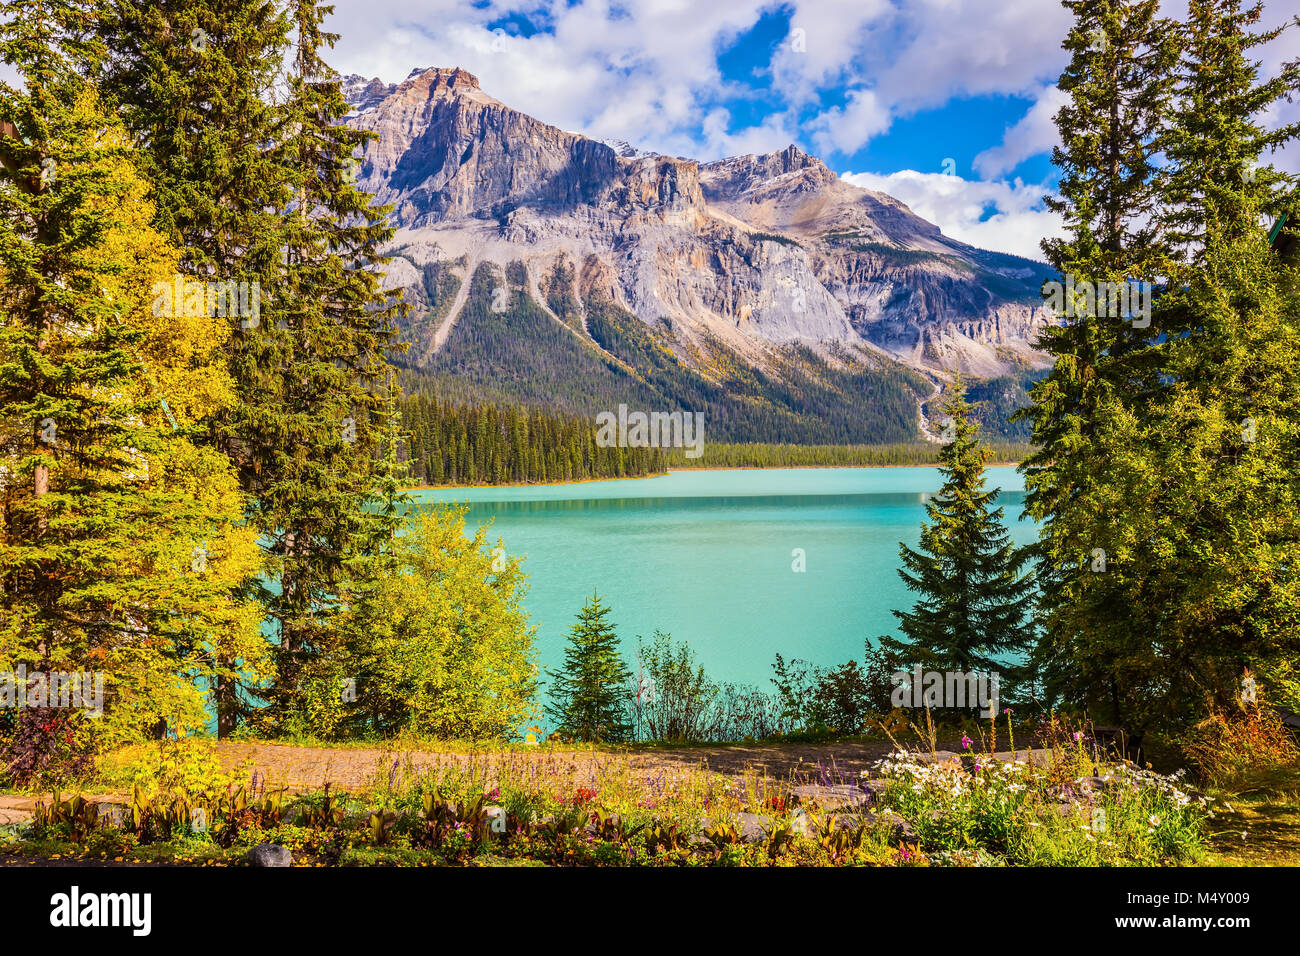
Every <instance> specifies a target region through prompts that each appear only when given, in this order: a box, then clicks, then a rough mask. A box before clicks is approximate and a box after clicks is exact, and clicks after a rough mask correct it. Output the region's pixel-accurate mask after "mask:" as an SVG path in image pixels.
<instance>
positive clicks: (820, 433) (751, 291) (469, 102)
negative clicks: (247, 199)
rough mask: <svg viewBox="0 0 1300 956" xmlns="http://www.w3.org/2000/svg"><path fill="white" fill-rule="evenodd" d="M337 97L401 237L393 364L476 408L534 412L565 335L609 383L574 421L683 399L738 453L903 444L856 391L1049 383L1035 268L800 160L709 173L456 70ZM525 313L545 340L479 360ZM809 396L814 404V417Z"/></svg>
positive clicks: (767, 160)
mask: <svg viewBox="0 0 1300 956" xmlns="http://www.w3.org/2000/svg"><path fill="white" fill-rule="evenodd" d="M345 93H346V95H347V96H348V98H349V101H350V102H351V103H352V104H353V106H354V108H355V112H354V113H353V114H352V115H351V116H350V117H349V118H348V120H347V122H348V123H350V124H352V125H354V126H356V127H358V128H362V129H367V130H371V131H373V132H374V133H376V134H377V139H376V140H374V141H372V142H371V143H370V144H369V145H368V147H367V148H366V150H365V153H364V156H363V157H361V166H360V171H359V183H360V185H361V186H362V187H363V188H365V189H367V190H369V191H371V192H374V193H375V194H376V198H377V201H378V202H380V203H384V204H391V205H392V206H393V212H392V219H393V221H394V223H395V224H396V225H397V226H398V227H399V231H398V234H397V236H396V238H395V240H394V243H393V246H392V251H393V254H394V256H395V258H394V261H393V263H392V265H391V267H390V268H389V270H388V274H387V279H386V281H387V283H388V284H389V285H390V286H393V287H405V288H407V289H408V290H410V292H409V295H410V296H411V297H412V298H413V299H414V300H415V301H416V303H417V306H418V311H417V314H416V315H415V316H414V317H413V319H412V321H411V323H410V325H409V326H408V328H407V330H406V331H407V333H408V335H407V337H408V338H409V339H410V340H411V341H412V345H413V347H412V349H411V351H410V352H409V353H408V355H407V357H406V361H407V362H408V364H409V365H411V366H412V367H413V368H417V369H421V370H424V371H426V372H428V373H429V374H431V375H434V376H441V378H442V380H443V384H444V385H447V386H451V385H453V384H454V383H456V384H455V387H457V388H459V389H460V390H462V391H464V392H465V393H466V394H467V395H474V396H477V397H484V396H486V397H505V398H525V399H526V400H530V401H532V400H538V401H546V396H544V395H542V396H540V397H537V396H531V395H528V396H526V395H524V392H528V391H529V389H526V388H522V387H521V385H520V380H521V377H522V378H523V379H527V378H529V377H532V378H534V379H535V378H536V377H537V375H538V374H539V369H540V368H541V367H544V366H546V365H547V363H548V360H554V359H555V356H554V355H546V356H538V355H536V354H535V351H536V349H537V348H542V347H543V345H542V339H545V340H546V343H547V344H546V345H545V348H548V349H551V350H552V352H553V351H554V349H555V348H557V347H559V346H557V345H556V344H555V341H552V339H554V335H555V333H557V332H559V333H560V339H559V340H556V341H562V342H563V343H564V344H563V348H566V349H567V348H572V349H575V350H577V353H585V357H586V359H588V360H590V361H591V362H592V363H594V364H595V366H598V367H600V368H602V369H605V370H606V373H607V376H608V377H610V381H609V382H607V383H606V385H607V387H605V386H599V387H597V386H596V385H593V384H592V380H590V379H589V381H588V382H586V383H585V384H584V385H583V386H582V387H578V385H577V383H572V382H569V383H565V387H564V388H562V389H559V391H561V392H564V393H565V394H569V395H570V397H571V399H572V400H571V401H570V402H569V404H570V405H571V406H572V407H573V408H575V409H578V410H581V411H583V412H586V411H588V410H590V409H592V408H598V407H603V406H601V404H600V403H602V402H605V403H608V402H609V401H610V400H612V399H618V398H620V396H622V395H624V394H627V395H632V394H637V395H638V396H639V398H640V399H641V400H644V401H655V400H663V401H677V402H682V401H686V400H688V398H689V396H690V393H691V392H692V390H693V389H694V390H695V391H696V392H697V393H698V394H696V396H695V398H696V400H699V401H704V402H706V403H708V402H711V401H720V400H722V399H724V398H725V399H727V400H728V401H729V404H727V410H728V411H727V414H728V415H729V416H731V417H730V420H729V422H728V423H727V424H726V426H725V427H724V430H725V431H726V434H727V435H728V437H732V438H736V439H737V440H759V439H760V438H761V439H762V440H828V438H827V431H826V429H824V428H821V427H812V424H813V423H814V419H815V420H816V422H820V423H821V424H822V425H825V424H826V423H827V422H828V421H830V420H835V421H842V423H843V424H844V425H845V427H844V428H842V429H841V428H838V427H836V428H832V429H830V432H831V433H833V434H834V435H839V436H841V437H843V438H844V439H845V440H900V439H902V438H906V437H909V436H908V435H907V434H900V429H899V427H897V424H898V423H893V424H891V425H889V426H888V427H884V426H882V424H881V423H880V422H877V421H874V420H873V419H872V416H871V415H870V414H863V413H864V408H863V402H864V401H865V395H866V394H867V393H869V392H870V391H871V389H870V388H869V387H865V385H864V383H866V382H868V381H870V382H875V383H882V382H884V381H885V380H887V379H888V380H889V381H890V382H891V383H893V385H898V384H899V383H903V384H904V385H905V386H906V388H907V389H910V390H911V391H912V392H913V393H914V394H915V396H916V397H919V398H924V397H925V396H926V395H927V394H928V393H929V391H930V390H931V382H933V381H934V380H937V379H939V378H942V377H944V376H945V375H946V374H947V373H950V372H952V371H955V370H961V371H962V372H963V373H965V374H967V375H968V376H974V377H983V378H994V377H999V376H1005V377H1009V378H1008V380H1009V381H1010V380H1011V379H1018V377H1020V376H1022V375H1023V374H1024V373H1025V372H1026V370H1032V369H1034V368H1036V367H1039V366H1041V365H1043V364H1044V359H1043V358H1042V356H1040V355H1039V354H1038V353H1037V352H1035V350H1034V348H1033V341H1034V339H1035V336H1036V334H1037V332H1038V330H1039V329H1040V328H1041V327H1042V325H1043V324H1044V323H1045V322H1047V321H1049V313H1048V312H1047V311H1046V310H1045V309H1043V307H1042V306H1041V302H1040V299H1039V296H1038V291H1037V290H1038V288H1039V286H1040V284H1041V282H1042V280H1043V278H1044V277H1045V276H1046V275H1047V269H1046V267H1045V266H1043V265H1041V264H1039V263H1034V262H1031V261H1028V260H1024V259H1019V258H1016V257H1013V256H1008V255H1002V254H998V253H991V252H985V251H982V250H978V249H975V248H973V247H971V246H968V245H965V244H963V243H960V242H957V241H955V240H952V239H949V238H947V237H945V236H944V235H943V234H942V233H941V232H940V230H939V229H938V227H936V226H934V225H933V224H931V223H929V222H926V221H925V220H923V219H921V218H920V217H918V216H916V215H915V214H914V213H912V212H911V210H909V209H908V208H907V207H906V206H905V205H903V204H902V203H900V202H898V201H897V200H895V199H892V198H891V197H889V196H887V195H884V194H882V193H877V192H872V191H869V190H865V189H860V188H857V187H855V186H852V185H850V184H848V183H845V182H843V181H841V180H840V179H839V178H838V177H837V176H836V175H835V173H834V172H832V171H831V170H830V169H828V168H827V167H826V166H825V164H823V163H822V162H821V161H820V160H818V159H816V158H815V157H812V156H809V155H808V154H806V153H804V152H802V151H800V150H799V149H797V148H796V147H794V146H791V147H789V148H787V149H785V150H783V151H781V152H777V153H771V154H768V155H764V156H753V155H750V156H739V157H732V158H728V159H724V160H719V161H717V162H712V163H704V164H700V163H697V162H694V161H692V160H689V159H683V158H679V157H670V156H656V155H648V154H645V153H642V152H640V151H639V150H637V149H636V148H634V147H632V146H630V145H629V144H627V143H603V142H599V141H596V140H592V139H588V138H587V137H584V136H581V135H578V134H575V133H570V132H565V131H563V130H560V129H557V128H555V127H553V126H549V125H547V124H545V123H543V122H541V121H539V120H537V119H534V118H533V117H530V116H528V115H526V114H524V113H521V112H519V111H517V110H513V109H511V108H510V107H508V106H506V105H504V104H502V103H500V102H499V101H497V100H495V99H493V98H492V97H491V96H489V95H487V94H486V93H484V92H483V91H482V89H480V87H479V83H478V81H477V80H476V79H475V78H474V77H473V76H471V75H470V74H468V73H466V72H465V71H463V70H458V69H428V70H419V71H415V72H413V73H412V74H411V76H409V77H408V78H407V79H406V80H405V81H404V82H402V83H400V84H396V85H384V84H382V83H380V82H379V81H378V80H370V81H367V80H365V79H363V78H361V77H348V78H347V80H346V81H345ZM520 310H524V311H528V312H530V314H532V313H535V315H533V318H537V319H540V321H541V325H540V326H538V325H536V323H531V324H530V323H528V322H525V323H523V325H521V326H520V327H518V328H515V329H514V331H513V333H512V334H513V335H514V336H515V340H514V341H513V343H512V344H514V345H516V346H520V345H522V346H524V347H523V348H522V352H523V354H522V355H517V356H516V358H515V365H514V366H510V367H507V366H505V365H504V364H503V360H502V359H501V358H500V357H499V356H497V355H495V354H494V353H492V352H490V351H485V350H484V349H482V348H481V347H480V348H477V349H476V343H477V345H479V346H481V345H482V343H483V342H484V341H486V340H488V339H492V340H500V338H501V334H502V331H503V329H504V328H505V327H506V325H507V324H508V323H509V322H512V321H515V322H516V324H518V320H520ZM467 320H468V321H469V325H468V326H467V327H466V328H464V329H461V328H460V326H461V325H462V323H464V322H466V321H467ZM525 326H526V327H527V328H525ZM521 335H522V336H525V337H528V336H531V337H532V341H531V342H523V343H521V342H520V341H518V336H521ZM539 335H540V336H541V338H540V339H539V338H538V336H539ZM631 343H635V345H633V344H631ZM500 344H501V343H500V341H498V345H500ZM534 347H535V348H534ZM470 354H474V355H475V356H476V357H475V358H474V360H473V361H472V362H469V361H468V360H467V358H466V356H468V355H470ZM575 354H576V353H575ZM520 361H522V362H524V363H525V364H526V365H528V364H530V363H531V364H532V366H533V367H532V368H531V370H530V369H528V368H525V369H520V368H518V367H517V365H518V362H520ZM551 364H554V362H552V363H551ZM561 364H564V363H561ZM579 364H582V363H579ZM566 367H567V366H566ZM568 372H569V373H572V374H583V375H588V376H590V375H591V374H593V373H591V372H590V370H587V371H585V372H579V371H577V370H576V367H575V368H573V369H569V370H568ZM917 373H920V374H919V375H918V374H917ZM602 374H605V373H602ZM665 376H667V378H666V379H665ZM864 376H865V378H864ZM599 377H600V376H597V378H599ZM810 377H811V379H810ZM927 379H929V380H930V381H927ZM669 380H671V381H669ZM810 380H815V381H816V383H818V384H817V388H820V389H824V390H825V391H826V392H827V395H826V396H823V397H822V399H819V400H818V401H816V402H810V401H808V396H809V390H810V389H812V388H813V386H812V385H810V384H809V381H810ZM759 381H761V382H762V384H761V385H754V384H753V383H754V382H759ZM687 382H689V383H690V385H689V387H687V385H685V384H684V383H687ZM656 383H657V384H656ZM746 383H748V384H749V385H750V386H751V387H749V388H748V390H746V387H745V386H746ZM882 387H883V386H882ZM891 387H893V386H892V385H891ZM580 395H581V396H585V397H579V396H580ZM706 395H707V396H709V397H708V398H704V397H702V396H706ZM831 395H838V396H839V398H838V399H832V398H831V397H829V396H831ZM738 396H748V397H747V398H746V399H745V400H743V401H740V403H739V405H737V404H736V401H731V400H735V399H737V397H738ZM837 401H838V406H837ZM912 401H914V399H909V400H908V404H911V402H912ZM801 403H803V405H809V404H811V405H815V406H817V408H818V409H820V410H819V411H817V412H816V413H815V414H814V413H812V412H809V411H808V409H807V408H803V407H801ZM560 404H563V402H561V403H560ZM831 406H836V407H835V408H834V409H832V407H831ZM715 411H716V412H718V413H722V412H723V411H724V409H722V408H717V409H715ZM909 414H910V415H911V419H912V422H911V425H910V430H911V431H910V435H911V436H915V434H916V431H915V430H916V421H917V420H919V418H918V416H917V415H916V414H914V413H909ZM772 416H775V419H772ZM828 416H829V417H828ZM755 417H757V418H758V419H764V420H768V419H772V420H773V421H775V420H780V421H783V422H785V424H784V425H773V427H774V428H775V432H774V433H772V434H775V435H779V436H781V437H780V438H779V439H777V438H773V437H770V435H769V432H768V430H767V429H766V428H763V427H759V428H750V427H749V426H748V425H746V424H745V423H744V422H743V421H742V420H743V419H753V418H755ZM857 419H861V420H862V421H863V422H869V423H870V428H868V426H867V425H866V424H863V425H862V426H861V427H858V426H855V425H853V424H852V423H853V422H854V421H855V420H857ZM796 420H799V421H803V423H804V424H802V425H795V424H791V423H792V422H795V421H796ZM733 426H734V427H733ZM882 427H883V431H884V433H882V432H881V429H882ZM870 429H874V431H871V430H870ZM904 431H906V429H904ZM754 435H757V437H752V436H754ZM740 436H751V438H748V439H747V438H744V437H740Z"/></svg>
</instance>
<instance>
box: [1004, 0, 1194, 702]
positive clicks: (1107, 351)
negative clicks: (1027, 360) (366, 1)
mask: <svg viewBox="0 0 1300 956" xmlns="http://www.w3.org/2000/svg"><path fill="white" fill-rule="evenodd" d="M1064 6H1065V7H1066V8H1067V9H1069V10H1070V11H1071V12H1072V13H1073V15H1074V24H1073V25H1072V27H1071V29H1070V32H1069V34H1068V35H1067V37H1066V39H1065V41H1064V44H1063V46H1064V48H1065V49H1066V50H1067V51H1069V53H1070V56H1071V59H1070V63H1069V65H1068V66H1067V67H1066V70H1065V72H1064V73H1062V75H1061V78H1060V81H1059V85H1060V88H1061V90H1062V91H1063V92H1065V93H1067V94H1068V95H1069V101H1068V102H1067V103H1066V105H1065V106H1063V107H1062V108H1061V110H1060V111H1059V112H1058V114H1057V116H1056V126H1057V129H1058V130H1059V131H1060V136H1061V145H1060V146H1059V147H1057V148H1056V149H1055V150H1054V153H1053V162H1054V163H1055V164H1056V165H1057V167H1058V168H1059V169H1060V171H1061V176H1060V183H1059V187H1058V189H1059V197H1057V198H1053V199H1052V200H1051V201H1050V203H1049V204H1050V206H1051V208H1052V209H1054V210H1055V211H1056V212H1058V213H1060V214H1061V215H1062V217H1063V218H1064V220H1065V224H1066V228H1067V235H1066V237H1065V238H1063V239H1059V240H1051V241H1045V242H1044V243H1043V250H1044V253H1045V254H1046V256H1047V259H1048V261H1049V262H1050V263H1051V264H1052V265H1053V266H1054V267H1055V268H1056V270H1057V272H1058V281H1060V282H1062V283H1063V284H1066V285H1068V284H1070V283H1073V284H1074V285H1075V287H1076V288H1080V287H1082V288H1090V289H1092V290H1094V291H1095V290H1096V289H1097V288H1098V287H1099V284H1101V283H1122V284H1127V283H1130V282H1140V283H1151V284H1154V283H1155V282H1156V281H1157V280H1159V279H1160V278H1161V277H1162V276H1163V274H1164V273H1165V272H1166V270H1167V264H1168V261H1169V250H1168V249H1167V247H1166V245H1165V243H1164V241H1163V238H1162V234H1161V233H1160V232H1159V230H1158V228H1157V227H1156V225H1155V223H1156V222H1157V221H1158V219H1159V212H1160V205H1159V203H1160V199H1161V183H1162V177H1163V173H1162V171H1161V168H1160V162H1159V160H1160V156H1159V154H1160V149H1161V134H1162V131H1163V128H1164V121H1165V117H1166V116H1167V113H1168V110H1169V101H1170V97H1171V96H1172V90H1173V82H1174V80H1173V66H1174V63H1175V62H1176V58H1177V51H1176V48H1175V33H1174V30H1173V27H1172V25H1171V24H1170V23H1169V22H1168V21H1164V20H1161V19H1160V18H1159V17H1158V16H1157V12H1158V4H1157V3H1156V2H1155V0H1065V2H1064ZM1068 305H1069V309H1068V314H1066V315H1063V316H1062V317H1061V320H1060V324H1059V325H1056V326H1053V327H1051V328H1049V329H1047V330H1046V331H1045V332H1044V334H1043V335H1042V337H1041V341H1040V347H1042V348H1043V349H1044V350H1045V351H1047V352H1048V353H1049V354H1051V355H1052V357H1053V359H1054V363H1053V367H1052V369H1051V371H1050V372H1049V374H1048V375H1047V376H1046V377H1045V378H1044V379H1042V380H1041V381H1040V382H1039V383H1038V384H1037V385H1035V387H1034V388H1033V389H1032V391H1031V393H1030V397H1031V400H1032V402H1033V404H1032V406H1031V407H1030V408H1029V409H1028V410H1027V411H1026V412H1025V413H1024V414H1025V415H1026V417H1028V418H1029V419H1030V421H1031V422H1032V425H1033V441H1034V444H1035V445H1037V446H1038V449H1037V451H1036V452H1035V453H1033V454H1032V455H1030V456H1029V457H1028V458H1027V459H1026V461H1025V463H1024V464H1023V465H1022V471H1023V472H1024V474H1025V487H1026V512H1027V513H1028V514H1029V515H1031V516H1032V517H1034V518H1035V519H1037V520H1038V521H1039V522H1040V528H1041V531H1040V537H1039V542H1038V544H1037V546H1036V550H1037V557H1038V560H1039V565H1038V575H1037V578H1038V582H1039V587H1040V592H1041V593H1040V598H1039V607H1040V608H1041V612H1042V613H1041V618H1040V623H1041V625H1042V629H1043V630H1042V636H1041V638H1040V640H1039V642H1038V644H1037V646H1036V648H1035V653H1034V663H1035V665H1036V670H1037V672H1038V676H1039V677H1040V678H1041V679H1042V681H1043V683H1044V684H1045V685H1046V687H1047V690H1048V692H1049V694H1050V695H1052V696H1054V697H1056V698H1068V699H1073V700H1078V699H1080V698H1082V699H1085V700H1092V701H1097V700H1099V699H1100V698H1101V697H1103V696H1104V697H1105V698H1106V700H1107V702H1108V707H1107V709H1108V710H1110V711H1111V712H1112V714H1111V716H1113V717H1116V718H1117V717H1118V711H1119V710H1120V709H1121V708H1120V705H1119V701H1120V698H1121V697H1123V695H1124V691H1123V690H1122V688H1120V687H1119V686H1118V683H1117V680H1118V678H1116V677H1115V676H1114V673H1113V671H1112V670H1110V669H1109V667H1108V660H1109V658H1108V656H1107V655H1106V654H1102V655H1101V657H1100V658H1097V657H1093V658H1092V659H1091V660H1090V662H1089V664H1088V666H1089V667H1093V666H1095V667H1096V670H1097V673H1098V674H1100V675H1106V674H1110V675H1111V676H1110V677H1108V678H1107V677H1103V678H1101V681H1100V683H1102V684H1106V685H1107V686H1099V681H1097V680H1094V679H1092V678H1091V677H1089V676H1086V675H1085V674H1084V673H1083V669H1082V662H1081V661H1080V658H1079V655H1078V654H1077V653H1076V651H1077V649H1078V648H1079V647H1080V646H1082V645H1083V644H1084V643H1086V642H1088V641H1090V640H1091V635H1095V634H1097V633H1099V632H1106V633H1108V634H1112V635H1121V634H1124V635H1129V636H1132V635H1136V634H1140V633H1142V631H1143V629H1144V626H1145V625H1144V624H1143V623H1142V622H1140V621H1138V620H1136V619H1135V617H1134V615H1135V613H1136V614H1141V613H1142V611H1143V610H1145V609H1141V608H1138V609H1135V608H1132V607H1129V606H1126V605H1124V604H1123V603H1122V602H1121V601H1120V600H1119V594H1120V593H1121V588H1120V586H1119V585H1120V581H1119V578H1120V576H1121V575H1122V574H1123V573H1125V571H1126V570H1127V569H1129V568H1132V567H1134V562H1132V561H1128V562H1127V563H1126V562H1125V558H1126V557H1128V556H1126V555H1124V554H1122V553H1121V548H1120V545H1119V541H1120V540H1121V538H1122V535H1123V525H1124V521H1125V519H1124V517H1123V514H1124V511H1123V504H1124V502H1123V501H1122V499H1121V498H1120V496H1118V495H1117V494H1116V493H1115V488H1114V486H1113V484H1112V483H1110V482H1109V480H1108V477H1107V476H1108V474H1109V472H1110V471H1111V469H1112V468H1113V467H1114V466H1113V462H1112V458H1113V456H1114V455H1115V454H1116V453H1119V452H1122V451H1123V446H1122V445H1121V444H1119V443H1117V441H1116V440H1115V438H1114V436H1113V434H1112V432H1113V431H1114V430H1115V429H1117V428H1124V427H1127V426H1126V423H1128V422H1130V421H1132V420H1133V419H1134V418H1140V417H1142V416H1143V415H1145V414H1147V410H1148V409H1149V406H1150V398H1151V396H1152V395H1153V394H1154V393H1155V392H1156V391H1158V389H1159V387H1160V376H1159V355H1158V343H1159V336H1158V334H1157V333H1158V330H1157V329H1155V328H1152V327H1147V326H1146V323H1145V322H1143V321H1134V319H1133V318H1132V317H1125V316H1123V315H1113V314H1106V313H1105V311H1104V310H1101V309H1099V308H1098V299H1097V297H1096V296H1095V295H1094V296H1093V297H1087V296H1081V297H1076V298H1075V299H1074V300H1073V301H1071V302H1069V303H1068ZM1085 607H1086V608H1089V609H1090V610H1089V611H1088V612H1087V613H1083V612H1081V609H1082V608H1085ZM1094 650H1099V649H1097V648H1094Z"/></svg>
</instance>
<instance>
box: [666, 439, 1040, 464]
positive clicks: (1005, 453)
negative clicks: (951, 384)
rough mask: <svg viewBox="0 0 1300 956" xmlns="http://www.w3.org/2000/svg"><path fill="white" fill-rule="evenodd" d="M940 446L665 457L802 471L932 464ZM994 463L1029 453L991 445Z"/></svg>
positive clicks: (676, 452) (763, 448)
mask: <svg viewBox="0 0 1300 956" xmlns="http://www.w3.org/2000/svg"><path fill="white" fill-rule="evenodd" d="M939 447H940V446H939V445H935V444H931V443H929V442H900V443H897V444H892V445H761V444H750V445H734V444H718V443H716V442H709V443H708V444H706V445H705V446H704V454H703V456H702V457H700V458H687V457H685V456H684V455H683V453H682V450H681V449H671V450H669V451H668V452H667V454H666V455H665V458H666V462H667V466H668V467H669V468H799V467H805V468H806V467H816V466H821V465H826V466H842V467H846V468H847V467H853V466H869V465H932V464H934V463H935V462H937V461H938V460H939ZM988 448H989V451H990V453H991V457H990V459H989V460H990V461H992V462H1018V461H1021V460H1022V459H1024V457H1025V456H1026V455H1028V454H1029V451H1030V446H1029V445H1027V444H1022V443H1011V442H991V443H989V444H988Z"/></svg>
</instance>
